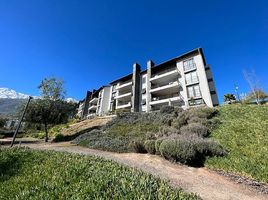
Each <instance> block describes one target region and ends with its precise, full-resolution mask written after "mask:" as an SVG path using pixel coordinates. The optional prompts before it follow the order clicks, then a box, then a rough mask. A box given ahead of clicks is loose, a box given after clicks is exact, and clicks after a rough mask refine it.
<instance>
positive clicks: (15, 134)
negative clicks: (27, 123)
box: [10, 96, 33, 147]
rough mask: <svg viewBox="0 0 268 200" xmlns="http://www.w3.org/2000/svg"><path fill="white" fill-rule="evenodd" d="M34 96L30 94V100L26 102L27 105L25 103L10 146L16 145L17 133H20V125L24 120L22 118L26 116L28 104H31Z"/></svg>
mask: <svg viewBox="0 0 268 200" xmlns="http://www.w3.org/2000/svg"><path fill="white" fill-rule="evenodd" d="M32 98H33V97H31V96H29V99H28V101H27V103H26V105H25V108H24V111H23V114H22V116H21V118H20V121H19V124H18V126H17V128H16V130H15V132H14V135H13V139H12V142H11V146H10V147H12V146H13V145H14V142H15V139H16V136H17V134H18V132H19V129H20V126H21V122H22V120H23V118H24V116H25V113H26V110H27V108H28V105H29V103H30V101H31V99H32Z"/></svg>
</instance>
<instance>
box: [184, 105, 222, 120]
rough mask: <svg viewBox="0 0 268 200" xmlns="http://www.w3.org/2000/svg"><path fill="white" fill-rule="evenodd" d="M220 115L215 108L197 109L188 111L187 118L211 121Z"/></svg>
mask: <svg viewBox="0 0 268 200" xmlns="http://www.w3.org/2000/svg"><path fill="white" fill-rule="evenodd" d="M217 113H218V110H217V109H215V108H209V107H205V106H204V107H196V108H190V109H188V110H187V111H186V114H187V118H188V119H190V118H193V117H198V118H205V119H210V118H212V117H214V116H215V115H216V114H217Z"/></svg>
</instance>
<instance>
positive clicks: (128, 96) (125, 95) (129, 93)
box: [115, 92, 132, 99]
mask: <svg viewBox="0 0 268 200" xmlns="http://www.w3.org/2000/svg"><path fill="white" fill-rule="evenodd" d="M131 95H132V92H128V93H124V94H119V95H118V96H116V97H115V99H124V98H130V97H131Z"/></svg>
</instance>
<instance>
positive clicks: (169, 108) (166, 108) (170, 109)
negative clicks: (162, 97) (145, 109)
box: [160, 106, 174, 114]
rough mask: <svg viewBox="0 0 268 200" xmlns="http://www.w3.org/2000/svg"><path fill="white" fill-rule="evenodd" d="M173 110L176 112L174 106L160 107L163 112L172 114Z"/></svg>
mask: <svg viewBox="0 0 268 200" xmlns="http://www.w3.org/2000/svg"><path fill="white" fill-rule="evenodd" d="M173 112H174V107H173V106H162V107H161V108H160V113H162V114H171V113H173Z"/></svg>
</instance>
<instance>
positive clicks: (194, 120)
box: [187, 117, 208, 125]
mask: <svg viewBox="0 0 268 200" xmlns="http://www.w3.org/2000/svg"><path fill="white" fill-rule="evenodd" d="M187 123H188V124H191V123H199V124H202V125H207V124H208V120H207V119H206V118H200V117H192V118H190V119H188V120H187Z"/></svg>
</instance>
